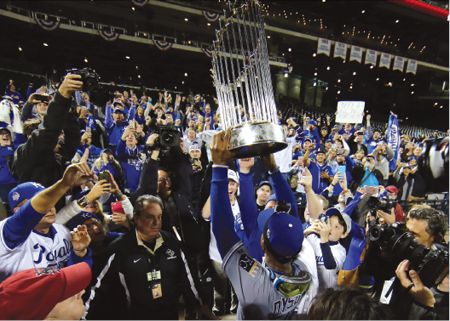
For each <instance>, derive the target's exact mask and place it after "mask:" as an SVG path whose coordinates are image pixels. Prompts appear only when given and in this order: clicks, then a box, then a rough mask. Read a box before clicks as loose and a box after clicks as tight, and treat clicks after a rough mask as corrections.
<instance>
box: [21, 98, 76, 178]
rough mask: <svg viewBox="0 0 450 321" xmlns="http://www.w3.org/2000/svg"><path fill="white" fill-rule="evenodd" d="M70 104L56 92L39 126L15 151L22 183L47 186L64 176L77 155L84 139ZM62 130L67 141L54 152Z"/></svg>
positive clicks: (68, 100)
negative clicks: (77, 150)
mask: <svg viewBox="0 0 450 321" xmlns="http://www.w3.org/2000/svg"><path fill="white" fill-rule="evenodd" d="M70 103H71V100H70V99H66V98H64V97H63V96H61V95H60V94H59V93H57V94H56V96H55V100H54V101H53V102H51V103H50V105H49V107H48V111H47V115H45V117H44V121H43V123H42V124H41V125H40V127H39V129H37V130H35V131H34V132H33V133H32V135H31V137H30V138H28V141H27V142H26V143H24V144H22V145H20V146H19V148H18V149H17V150H16V153H15V155H14V163H13V173H14V175H15V176H16V178H17V179H18V181H19V183H23V182H30V181H32V182H38V183H41V184H42V185H44V186H45V187H48V186H51V185H52V184H54V183H55V182H56V181H57V180H59V179H60V178H61V177H62V174H63V173H64V170H65V167H66V163H68V162H70V160H71V159H72V157H73V155H75V151H76V149H77V147H78V145H79V144H80V139H81V135H80V128H79V126H78V122H77V115H76V113H74V112H73V111H70ZM62 130H64V143H63V144H62V145H61V149H60V151H59V152H58V153H55V151H54V149H55V147H56V144H57V143H58V139H59V136H60V134H61V131H62Z"/></svg>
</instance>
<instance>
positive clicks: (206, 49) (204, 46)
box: [200, 44, 212, 58]
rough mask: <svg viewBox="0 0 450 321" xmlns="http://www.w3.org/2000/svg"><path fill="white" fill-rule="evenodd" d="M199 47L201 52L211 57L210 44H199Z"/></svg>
mask: <svg viewBox="0 0 450 321" xmlns="http://www.w3.org/2000/svg"><path fill="white" fill-rule="evenodd" d="M200 48H201V49H202V52H203V53H204V54H205V55H206V56H208V57H209V58H211V52H212V49H211V46H210V45H208V44H201V45H200Z"/></svg>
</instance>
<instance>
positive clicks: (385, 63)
mask: <svg viewBox="0 0 450 321" xmlns="http://www.w3.org/2000/svg"><path fill="white" fill-rule="evenodd" d="M391 59H392V55H390V54H388V53H385V52H383V53H381V57H380V62H379V66H380V67H385V68H387V69H390V68H391Z"/></svg>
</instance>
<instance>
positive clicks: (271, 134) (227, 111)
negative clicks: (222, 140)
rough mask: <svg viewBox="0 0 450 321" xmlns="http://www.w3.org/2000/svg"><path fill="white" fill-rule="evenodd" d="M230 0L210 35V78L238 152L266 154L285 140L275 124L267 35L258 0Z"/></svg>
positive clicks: (239, 155)
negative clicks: (233, 0) (212, 38)
mask: <svg viewBox="0 0 450 321" xmlns="http://www.w3.org/2000/svg"><path fill="white" fill-rule="evenodd" d="M233 3H234V4H232V3H231V2H230V7H229V10H228V12H225V15H224V16H223V17H221V18H219V27H220V29H219V30H216V39H215V40H214V41H213V46H212V51H211V56H212V70H211V73H212V79H213V84H214V87H215V88H216V92H217V100H218V101H219V112H220V123H221V126H222V128H223V129H228V128H230V129H231V137H230V146H229V149H230V150H232V151H233V152H234V153H235V155H236V157H237V158H245V157H252V156H257V155H266V154H270V153H274V152H277V151H279V150H282V149H284V148H285V147H286V146H287V143H286V137H285V134H284V131H283V128H282V127H281V126H280V125H278V115H277V108H276V104H275V95H274V93H273V86H272V77H271V74H270V66H269V54H268V50H267V37H266V32H265V27H264V20H263V17H262V14H261V7H260V4H259V2H258V1H257V0H247V1H244V2H243V3H242V2H240V1H236V2H233Z"/></svg>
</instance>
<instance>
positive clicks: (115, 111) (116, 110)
mask: <svg viewBox="0 0 450 321" xmlns="http://www.w3.org/2000/svg"><path fill="white" fill-rule="evenodd" d="M113 113H122V114H123V115H125V111H124V110H123V109H121V108H115V109H114V112H113Z"/></svg>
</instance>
